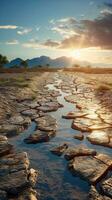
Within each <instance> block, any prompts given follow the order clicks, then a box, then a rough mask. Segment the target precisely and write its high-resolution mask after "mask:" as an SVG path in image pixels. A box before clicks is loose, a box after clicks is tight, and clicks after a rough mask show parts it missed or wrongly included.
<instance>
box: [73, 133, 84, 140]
mask: <svg viewBox="0 0 112 200" xmlns="http://www.w3.org/2000/svg"><path fill="white" fill-rule="evenodd" d="M74 139H77V140H83V139H84V135H83V134H81V133H80V134H75V135H74Z"/></svg>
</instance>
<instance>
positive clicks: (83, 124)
mask: <svg viewBox="0 0 112 200" xmlns="http://www.w3.org/2000/svg"><path fill="white" fill-rule="evenodd" d="M93 124H94V123H93V121H92V120H90V119H84V118H77V119H75V120H73V123H72V128H73V129H76V130H79V131H82V132H90V131H91V130H90V128H89V127H90V126H91V125H93Z"/></svg>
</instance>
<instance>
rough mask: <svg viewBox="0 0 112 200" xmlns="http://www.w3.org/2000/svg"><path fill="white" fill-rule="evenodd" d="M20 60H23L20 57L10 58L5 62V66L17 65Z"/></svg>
mask: <svg viewBox="0 0 112 200" xmlns="http://www.w3.org/2000/svg"><path fill="white" fill-rule="evenodd" d="M22 61H23V60H22V59H21V58H16V59H14V60H11V61H10V62H9V63H7V64H6V65H5V67H14V66H17V67H19V66H20V64H21V62H22Z"/></svg>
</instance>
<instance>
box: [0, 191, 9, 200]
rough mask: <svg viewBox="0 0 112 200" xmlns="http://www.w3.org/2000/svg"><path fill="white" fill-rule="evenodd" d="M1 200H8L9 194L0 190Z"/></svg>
mask: <svg viewBox="0 0 112 200" xmlns="http://www.w3.org/2000/svg"><path fill="white" fill-rule="evenodd" d="M0 200H8V197H7V193H6V192H5V191H3V190H0Z"/></svg>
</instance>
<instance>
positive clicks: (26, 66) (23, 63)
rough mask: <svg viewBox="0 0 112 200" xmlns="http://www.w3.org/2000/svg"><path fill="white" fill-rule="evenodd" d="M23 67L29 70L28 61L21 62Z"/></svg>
mask: <svg viewBox="0 0 112 200" xmlns="http://www.w3.org/2000/svg"><path fill="white" fill-rule="evenodd" d="M21 66H22V67H23V68H28V63H27V61H26V60H23V61H22V62H21Z"/></svg>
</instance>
